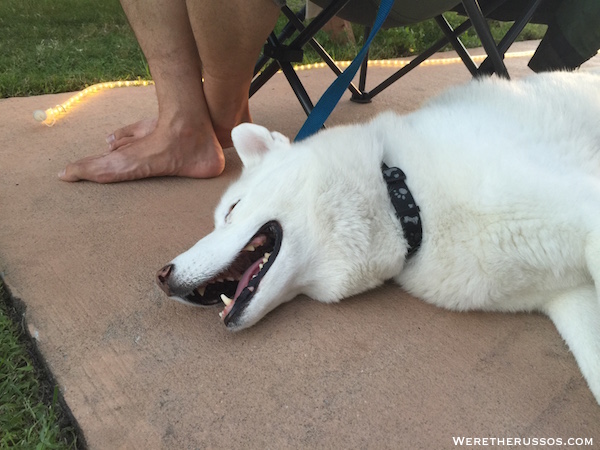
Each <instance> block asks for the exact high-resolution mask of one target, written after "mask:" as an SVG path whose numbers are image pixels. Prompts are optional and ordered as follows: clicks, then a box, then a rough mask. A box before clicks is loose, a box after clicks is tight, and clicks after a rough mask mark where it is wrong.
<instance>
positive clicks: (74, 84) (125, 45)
mask: <svg viewBox="0 0 600 450" xmlns="http://www.w3.org/2000/svg"><path fill="white" fill-rule="evenodd" d="M302 1H303V0H290V1H289V2H288V3H289V4H290V5H291V6H292V7H293V8H297V7H298V5H299V4H301V3H302ZM447 18H448V19H449V20H450V22H451V23H452V25H453V26H456V25H457V24H458V23H460V22H461V21H462V20H463V19H462V18H460V17H458V16H457V15H455V14H449V15H448V17H447ZM282 23H283V20H281V21H280V23H279V25H278V26H279V27H281V25H282ZM508 26H509V25H507V24H500V23H497V22H493V23H491V28H492V30H493V33H494V34H495V35H496V36H500V35H502V34H503V32H504V31H505V30H506V28H507V27H508ZM0 30H2V37H1V38H0V99H1V98H7V97H18V96H29V95H39V94H49V93H58V92H71V91H77V90H81V89H83V88H85V87H86V86H89V85H91V84H94V83H98V82H101V81H110V80H133V79H138V78H141V79H150V72H149V70H148V66H147V64H146V60H145V58H144V56H143V54H142V52H141V50H140V48H139V46H138V44H137V41H136V39H135V36H134V34H133V32H132V30H131V28H130V27H129V25H128V23H127V19H126V17H125V15H124V13H123V11H122V9H121V6H120V4H119V1H118V0H103V1H100V2H97V1H92V0H2V1H0ZM544 31H545V27H542V26H535V25H534V26H528V27H527V28H526V30H525V32H524V33H523V34H522V36H521V38H522V39H539V38H540V37H541V36H542V35H543V33H544ZM354 34H355V36H356V40H357V44H356V45H341V46H340V45H334V44H332V43H331V42H330V40H329V39H328V36H327V35H325V34H323V33H320V34H319V35H318V40H319V41H320V42H321V43H322V44H323V45H324V46H325V47H326V48H327V49H328V50H329V51H330V53H331V54H332V55H333V56H334V58H336V59H338V60H349V59H352V58H353V57H354V55H355V54H356V52H357V50H358V47H359V46H360V45H361V44H362V30H361V29H360V27H355V28H354ZM440 36H441V32H440V31H438V29H437V27H436V25H435V23H434V22H432V21H429V22H425V23H422V24H419V25H415V26H411V27H404V28H397V29H390V30H383V31H381V32H380V33H379V35H378V36H377V38H376V39H375V41H374V43H373V45H372V47H371V57H372V58H373V59H385V58H394V57H400V56H407V55H412V54H415V53H418V52H419V51H421V50H423V49H425V48H427V47H428V46H429V45H430V44H431V43H433V42H435V41H436V40H437V39H439V37H440ZM465 43H466V45H467V46H478V45H479V41H478V40H477V38H476V37H474V36H473V35H472V34H470V35H469V34H467V35H466V36H465ZM317 60H318V57H317V56H316V55H315V54H314V53H313V52H311V51H308V52H306V54H305V62H314V61H317ZM15 320H16V321H15ZM34 355H35V352H33V347H32V344H31V343H30V342H29V341H28V340H27V338H26V333H25V331H24V330H23V324H22V322H21V319H20V316H19V315H18V314H16V312H15V310H14V309H13V308H12V306H10V302H9V301H8V299H7V293H6V292H5V291H4V289H3V286H2V282H1V281H0V448H10V447H18V448H26V449H30V448H31V449H33V448H35V449H44V448H53V449H54V448H57V449H63V448H76V447H77V446H78V445H79V444H78V443H77V439H76V434H75V430H74V427H73V426H72V425H71V424H69V422H68V420H67V419H66V417H65V414H64V413H63V412H61V408H60V406H59V402H58V401H57V395H58V391H57V388H56V386H55V385H53V384H52V383H51V382H50V381H49V380H50V379H51V378H49V377H48V376H47V375H45V374H44V371H43V368H42V367H41V366H40V365H39V364H37V365H36V364H34V361H35V357H34Z"/></svg>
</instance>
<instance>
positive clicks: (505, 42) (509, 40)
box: [479, 0, 544, 73]
mask: <svg viewBox="0 0 600 450" xmlns="http://www.w3.org/2000/svg"><path fill="white" fill-rule="evenodd" d="M543 1H544V0H531V1H530V2H529V4H528V5H527V8H525V13H524V14H523V15H522V16H521V17H520V18H519V19H518V20H516V21H515V23H514V24H513V25H512V26H511V27H510V29H509V30H508V31H507V32H506V34H505V35H504V37H503V38H502V40H501V41H500V43H499V44H498V51H499V52H500V53H501V54H502V55H504V54H505V53H506V52H507V51H508V49H509V48H510V46H511V45H512V44H513V43H514V42H515V39H517V36H519V34H520V33H521V31H523V28H525V26H526V25H527V24H528V23H529V21H530V20H531V17H532V16H533V14H534V13H535V11H536V10H537V9H538V7H539V6H540V5H541V4H542V2H543ZM479 69H480V70H482V71H483V72H484V73H489V72H490V71H492V70H493V69H492V68H491V61H490V60H489V59H488V58H486V59H485V60H484V61H483V62H482V63H481V65H480V66H479Z"/></svg>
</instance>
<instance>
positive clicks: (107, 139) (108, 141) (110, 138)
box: [106, 134, 115, 146]
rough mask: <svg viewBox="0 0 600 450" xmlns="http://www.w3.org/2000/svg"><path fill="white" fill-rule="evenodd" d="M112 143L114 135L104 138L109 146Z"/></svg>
mask: <svg viewBox="0 0 600 450" xmlns="http://www.w3.org/2000/svg"><path fill="white" fill-rule="evenodd" d="M113 142H115V135H114V134H111V135H109V136H108V137H107V138H106V143H107V144H108V145H109V146H110V145H111V144H112V143H113Z"/></svg>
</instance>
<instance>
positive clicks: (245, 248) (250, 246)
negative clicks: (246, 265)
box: [242, 244, 256, 252]
mask: <svg viewBox="0 0 600 450" xmlns="http://www.w3.org/2000/svg"><path fill="white" fill-rule="evenodd" d="M254 250H256V249H255V248H254V245H250V244H248V245H246V246H245V247H244V248H243V249H242V251H246V252H253V251H254Z"/></svg>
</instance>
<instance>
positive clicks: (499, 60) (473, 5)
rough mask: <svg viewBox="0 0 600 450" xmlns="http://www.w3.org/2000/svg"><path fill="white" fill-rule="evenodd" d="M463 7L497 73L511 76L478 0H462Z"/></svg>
mask: <svg viewBox="0 0 600 450" xmlns="http://www.w3.org/2000/svg"><path fill="white" fill-rule="evenodd" d="M462 4H463V7H464V8H465V11H466V12H467V15H468V16H469V19H471V23H472V24H473V28H475V31H476V32H477V35H478V36H479V39H480V40H481V45H482V46H483V48H484V49H485V52H486V53H487V54H488V58H489V59H490V61H491V64H492V67H493V68H494V71H495V72H496V74H497V75H498V76H500V77H503V78H507V79H508V78H510V77H509V76H508V70H507V69H506V66H505V65H504V61H503V57H502V55H501V54H500V52H499V51H498V47H497V46H496V43H495V42H494V38H493V36H492V32H491V31H490V28H489V27H488V25H487V23H486V21H485V17H484V15H483V13H482V12H481V8H480V7H479V3H478V1H477V0H462Z"/></svg>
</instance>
